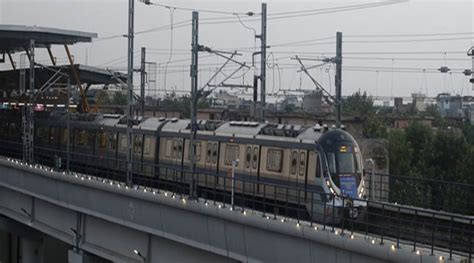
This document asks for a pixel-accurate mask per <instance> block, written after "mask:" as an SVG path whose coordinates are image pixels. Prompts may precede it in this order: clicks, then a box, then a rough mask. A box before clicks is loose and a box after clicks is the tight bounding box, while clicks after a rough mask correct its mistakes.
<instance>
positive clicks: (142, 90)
mask: <svg viewBox="0 0 474 263" xmlns="http://www.w3.org/2000/svg"><path fill="white" fill-rule="evenodd" d="M145 56H146V48H145V47H142V59H141V66H140V98H141V105H140V110H141V116H142V117H144V116H145V82H146V72H145V65H146V64H145V63H146V57H145Z"/></svg>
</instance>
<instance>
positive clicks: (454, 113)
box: [436, 93, 464, 118]
mask: <svg viewBox="0 0 474 263" xmlns="http://www.w3.org/2000/svg"><path fill="white" fill-rule="evenodd" d="M462 104H463V100H462V97H461V96H459V95H458V96H451V94H449V93H440V94H438V96H437V97H436V105H437V107H438V111H439V113H440V114H441V116H442V117H446V118H463V117H464V112H463V109H462Z"/></svg>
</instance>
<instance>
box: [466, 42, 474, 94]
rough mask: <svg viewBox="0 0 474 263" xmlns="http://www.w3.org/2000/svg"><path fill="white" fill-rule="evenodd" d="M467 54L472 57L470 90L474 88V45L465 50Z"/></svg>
mask: <svg viewBox="0 0 474 263" xmlns="http://www.w3.org/2000/svg"><path fill="white" fill-rule="evenodd" d="M467 55H468V56H470V57H471V58H472V69H471V79H470V80H469V81H470V82H471V83H472V90H474V46H472V47H471V49H469V51H467Z"/></svg>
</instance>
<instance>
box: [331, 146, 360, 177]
mask: <svg viewBox="0 0 474 263" xmlns="http://www.w3.org/2000/svg"><path fill="white" fill-rule="evenodd" d="M327 158H328V167H329V172H330V173H331V175H332V177H333V181H334V182H335V183H336V184H339V180H338V179H339V178H338V175H344V174H346V175H356V174H360V173H362V167H361V155H360V152H359V149H358V148H357V147H351V146H344V145H343V146H339V147H338V151H337V152H328V153H327ZM335 177H336V178H335Z"/></svg>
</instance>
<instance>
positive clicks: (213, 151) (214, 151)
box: [212, 142, 217, 163]
mask: <svg viewBox="0 0 474 263" xmlns="http://www.w3.org/2000/svg"><path fill="white" fill-rule="evenodd" d="M212 163H217V142H215V143H214V144H213V146H212Z"/></svg>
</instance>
